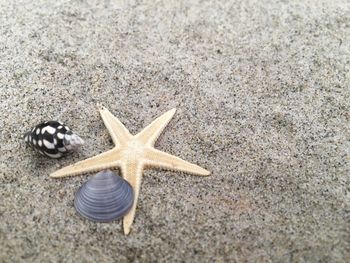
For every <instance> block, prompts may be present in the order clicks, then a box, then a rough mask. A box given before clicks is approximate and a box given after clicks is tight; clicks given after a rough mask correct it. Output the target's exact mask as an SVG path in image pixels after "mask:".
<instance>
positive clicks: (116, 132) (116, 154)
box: [50, 107, 210, 235]
mask: <svg viewBox="0 0 350 263" xmlns="http://www.w3.org/2000/svg"><path fill="white" fill-rule="evenodd" d="M175 111H176V109H172V110H170V111H168V112H166V113H164V114H163V115H162V116H160V117H158V118H157V119H155V120H154V121H153V122H152V123H151V124H149V125H148V126H147V127H146V128H145V129H143V130H142V131H141V132H139V133H138V134H136V135H134V136H133V135H131V134H130V132H129V131H128V130H127V129H126V128H125V126H124V125H123V124H122V123H121V122H120V121H119V120H118V119H117V118H116V117H114V116H113V115H112V113H110V112H109V111H108V110H107V109H106V108H104V107H102V108H101V109H100V114H101V117H102V119H103V122H104V124H105V126H106V127H107V130H108V132H109V133H110V136H111V137H112V140H113V143H114V144H115V147H114V148H113V149H111V150H109V151H106V152H104V153H101V154H99V155H97V156H95V157H91V158H88V159H86V160H83V161H80V162H77V163H75V164H73V165H70V166H67V167H64V168H62V169H60V170H58V171H56V172H54V173H52V174H51V175H50V176H51V177H54V178H59V177H65V176H73V175H81V174H83V173H88V172H96V171H101V170H104V169H108V168H119V169H120V170H121V173H122V175H123V178H124V179H125V180H127V181H128V182H129V183H130V185H131V186H132V187H133V189H134V203H133V206H132V208H131V209H130V211H129V212H128V213H127V214H126V215H125V216H124V218H123V226H124V234H125V235H128V234H129V232H130V229H131V225H132V223H133V221H134V217H135V211H136V205H137V200H138V196H139V192H140V187H141V179H142V173H143V170H144V169H146V168H150V167H160V168H163V169H169V170H178V171H182V172H187V173H190V174H194V175H202V176H206V175H209V174H210V172H209V171H207V170H205V169H203V168H201V167H199V166H197V165H195V164H192V163H189V162H187V161H184V160H182V159H180V158H178V157H176V156H173V155H170V154H168V153H165V152H162V151H159V150H157V149H155V148H154V144H155V142H156V140H157V139H158V137H159V135H160V134H161V133H162V131H163V130H164V128H165V127H166V126H167V124H168V123H169V121H170V120H171V118H172V117H173V116H174V114H175Z"/></svg>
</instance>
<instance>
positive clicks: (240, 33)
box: [0, 0, 350, 262]
mask: <svg viewBox="0 0 350 263" xmlns="http://www.w3.org/2000/svg"><path fill="white" fill-rule="evenodd" d="M349 50H350V4H349V2H348V1H345V0H344V1H340V0H333V1H325V0H324V1H321V0H320V1H311V0H310V1H252V0H248V1H247V0H240V1H216V0H215V1H214V0H213V1H196V0H189V1H166V0H163V1H162V0H161V1H151V0H149V1H125V2H120V1H64V0H55V1H15V2H13V1H5V0H1V1H0V54H1V59H0V109H1V110H0V141H1V146H0V154H1V156H0V181H1V188H0V196H1V199H0V215H1V217H0V261H1V262H157V261H159V262H349V261H350V249H349V248H350V234H349V233H350V195H349V191H350V189H349V183H350V182H349V181H350V179H349V174H350V169H349V160H350V159H349V154H350V153H349V151H350V150H349V149H350V144H349V140H350V132H349V131H350V113H349V112H350V107H349V105H350V99H349V98H350V54H349ZM101 105H103V106H105V107H107V108H108V109H109V110H110V111H111V112H112V113H113V114H115V116H117V117H118V118H119V119H120V120H121V121H122V122H123V123H124V124H125V125H126V127H127V128H128V129H129V130H130V131H131V132H132V133H136V132H138V131H139V130H141V129H142V128H143V127H145V126H146V125H147V124H148V123H150V122H151V121H152V120H153V119H154V118H156V117H157V116H159V115H161V114H162V113H164V112H166V111H167V110H169V109H171V108H177V113H176V114H175V116H174V119H173V120H172V121H171V122H170V124H169V125H168V127H167V128H166V129H165V131H164V133H163V134H162V136H161V137H160V138H159V140H158V142H157V144H156V147H157V148H158V149H160V150H163V151H166V152H169V153H171V154H174V155H177V156H179V157H181V158H183V159H185V160H188V161H190V162H193V163H196V164H198V165H200V166H202V167H204V168H206V169H208V170H210V171H211V172H212V175H211V176H210V177H207V178H203V177H196V176H191V175H187V174H184V173H181V172H170V171H162V170H147V171H146V172H145V173H144V177H143V182H142V187H141V193H140V200H139V203H138V207H137V212H136V218H135V222H134V225H133V229H132V232H131V234H130V235H129V236H124V234H123V231H122V225H121V222H120V221H118V222H112V223H108V224H102V223H94V222H90V221H87V220H85V219H82V218H81V217H80V216H79V215H78V214H77V213H76V212H75V210H74V207H73V200H74V194H75V192H76V191H77V190H78V189H79V187H80V186H81V185H82V184H83V183H84V182H85V181H86V180H87V179H88V178H89V176H91V174H90V175H89V174H87V175H82V176H77V177H71V178H64V179H52V178H49V174H50V173H51V172H53V171H55V170H57V169H59V168H60V167H63V166H66V165H69V164H72V163H74V162H76V161H79V160H82V159H85V158H87V157H90V156H93V155H96V154H98V153H100V152H103V151H106V150H108V149H110V148H112V147H113V143H112V141H111V139H110V137H109V134H108V132H107V130H106V128H105V127H104V125H103V122H102V120H101V118H100V116H99V113H98V110H97V108H98V106H101ZM46 120H61V121H63V122H64V123H65V124H66V125H68V126H69V127H70V128H71V129H72V130H74V131H75V132H76V133H78V134H79V135H80V136H81V137H82V138H84V140H85V141H86V144H85V145H84V147H83V148H81V149H80V150H79V151H78V152H76V153H74V154H72V155H70V156H67V157H65V158H62V159H59V160H52V159H47V158H45V157H42V156H40V155H38V154H36V153H35V152H33V151H32V150H31V149H29V148H27V147H26V146H25V144H24V141H23V140H22V135H23V133H25V132H26V131H28V130H29V129H30V128H31V127H33V126H34V125H36V124H38V123H40V122H41V121H46Z"/></svg>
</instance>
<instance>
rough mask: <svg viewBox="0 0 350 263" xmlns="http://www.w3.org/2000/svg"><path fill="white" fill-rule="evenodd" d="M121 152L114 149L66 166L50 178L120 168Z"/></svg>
mask: <svg viewBox="0 0 350 263" xmlns="http://www.w3.org/2000/svg"><path fill="white" fill-rule="evenodd" d="M119 159H120V151H118V150H116V149H112V150H110V151H108V152H104V153H101V154H99V155H97V156H94V157H91V158H88V159H86V160H83V161H80V162H77V163H75V164H72V165H69V166H66V167H64V168H62V169H60V170H57V171H56V172H53V173H52V174H50V177H54V178H59V177H66V176H73V175H80V174H83V173H87V172H94V171H100V170H104V169H107V168H112V167H118V166H120V163H121V162H120V161H119Z"/></svg>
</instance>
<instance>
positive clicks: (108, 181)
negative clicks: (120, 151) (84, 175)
mask: <svg viewBox="0 0 350 263" xmlns="http://www.w3.org/2000/svg"><path fill="white" fill-rule="evenodd" d="M133 202H134V192H133V189H132V187H131V185H130V184H129V183H128V182H127V181H126V180H124V179H123V178H122V177H120V176H118V175H116V174H115V173H113V172H112V171H110V170H106V171H102V172H99V173H98V174H96V175H95V176H93V177H92V178H91V179H89V180H88V181H87V182H86V183H84V184H83V185H82V186H81V187H80V189H79V190H78V192H77V193H76V195H75V199H74V206H75V209H76V210H77V212H78V213H79V214H80V215H81V216H83V217H85V218H87V219H89V220H92V221H97V222H109V221H112V220H116V219H119V218H121V217H123V216H124V215H125V214H127V212H128V211H129V210H130V208H131V207H132V205H133Z"/></svg>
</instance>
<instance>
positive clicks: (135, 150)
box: [123, 139, 145, 160]
mask: <svg viewBox="0 0 350 263" xmlns="http://www.w3.org/2000/svg"><path fill="white" fill-rule="evenodd" d="M144 148H145V145H144V144H143V143H141V142H140V141H138V140H135V139H134V140H130V141H129V142H128V143H127V145H126V147H125V149H124V150H123V155H124V157H125V158H126V159H129V160H130V159H141V158H142V157H143V155H144Z"/></svg>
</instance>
